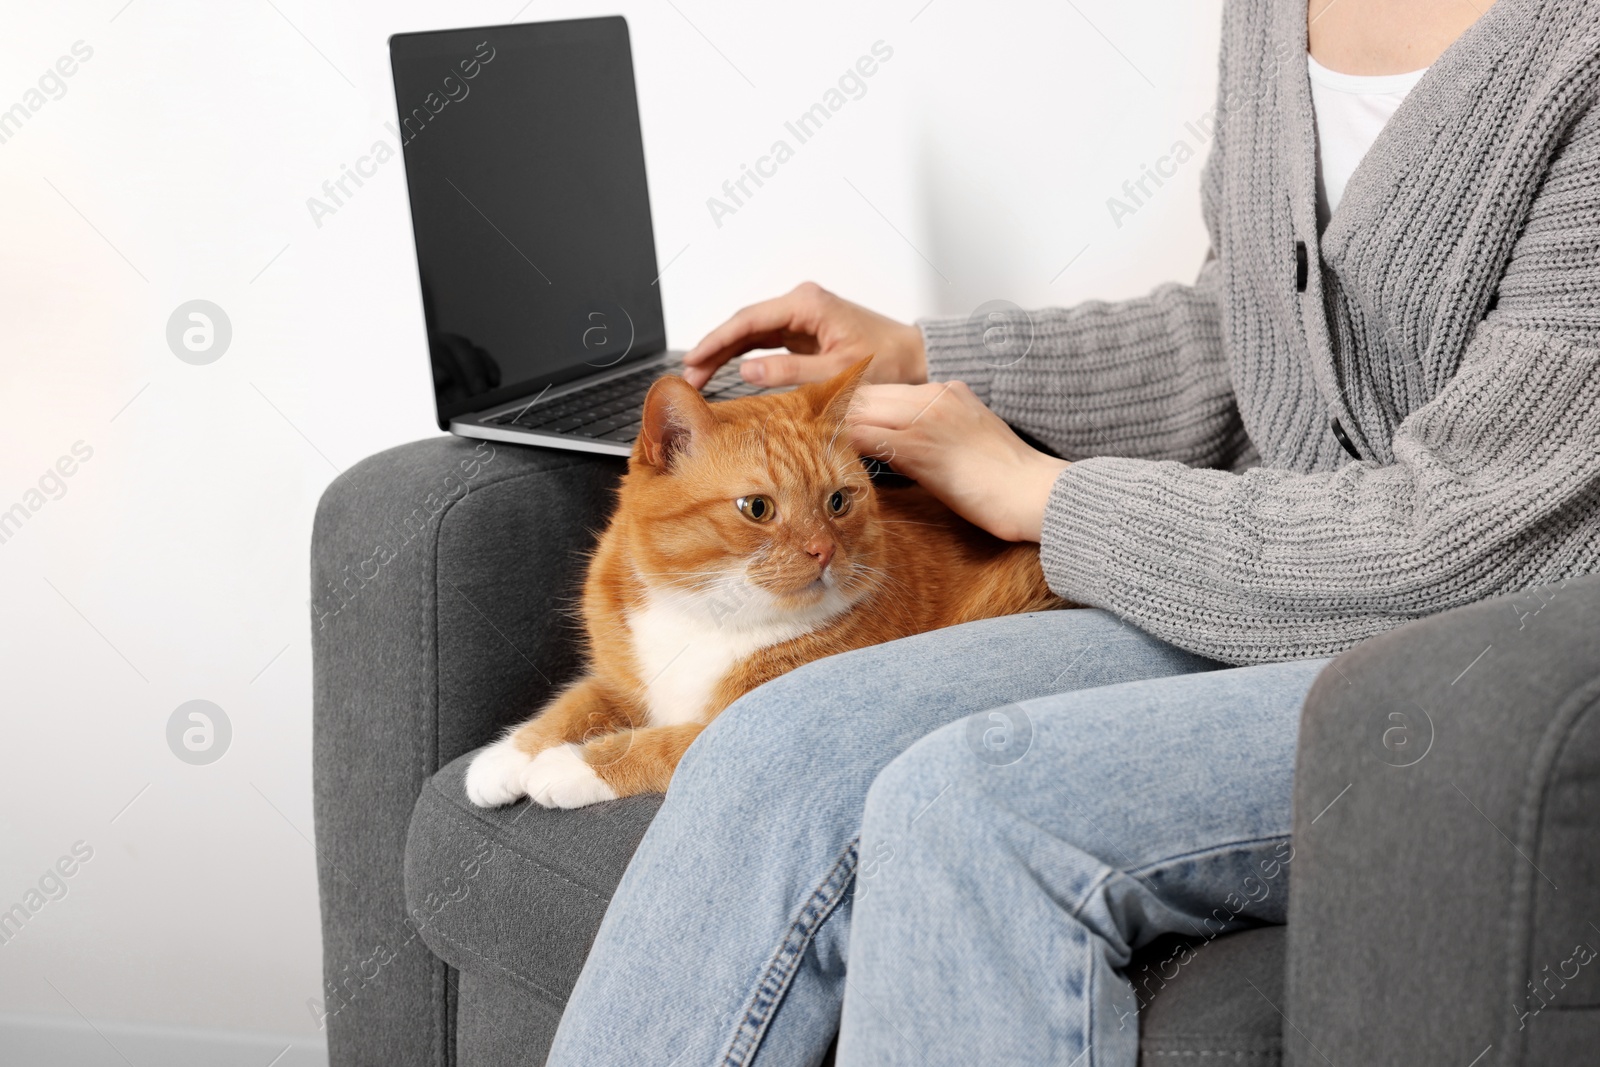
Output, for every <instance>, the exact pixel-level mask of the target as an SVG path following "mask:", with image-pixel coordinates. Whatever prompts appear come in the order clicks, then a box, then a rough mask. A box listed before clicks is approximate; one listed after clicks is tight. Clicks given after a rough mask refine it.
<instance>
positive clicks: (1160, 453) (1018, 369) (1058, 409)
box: [917, 261, 1249, 467]
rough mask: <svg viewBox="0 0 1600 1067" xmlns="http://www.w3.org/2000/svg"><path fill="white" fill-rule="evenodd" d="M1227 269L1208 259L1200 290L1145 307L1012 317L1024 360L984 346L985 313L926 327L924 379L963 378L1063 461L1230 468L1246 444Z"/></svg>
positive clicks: (1131, 303)
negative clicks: (1229, 357)
mask: <svg viewBox="0 0 1600 1067" xmlns="http://www.w3.org/2000/svg"><path fill="white" fill-rule="evenodd" d="M1219 274H1220V272H1219V271H1218V270H1216V264H1215V261H1212V262H1208V263H1207V264H1206V266H1205V268H1204V269H1203V270H1202V272H1201V276H1200V280H1199V281H1198V282H1197V283H1196V284H1194V285H1164V286H1162V287H1161V288H1159V289H1157V290H1156V291H1155V292H1153V293H1151V294H1150V295H1149V296H1146V297H1142V298H1140V299H1137V300H1128V301H1122V302H1119V303H1103V302H1100V301H1090V302H1089V303H1085V304H1080V305H1078V306H1077V307H1073V308H1070V309H1065V310H1058V309H1049V310H1043V311H1031V312H1026V313H1022V312H1016V313H1012V314H1007V315H1006V316H1005V318H1004V319H1003V320H1002V323H1001V325H1000V326H999V327H998V328H999V329H1004V330H1008V331H1010V332H1011V338H1010V339H1009V345H1010V346H1011V347H1020V348H1023V349H1024V351H1025V354H1013V353H1012V352H1010V351H1007V350H1004V349H1000V348H999V347H998V346H995V345H993V344H992V343H991V344H986V343H985V340H986V335H987V336H988V338H989V339H990V341H991V342H992V340H993V337H994V333H993V331H994V330H995V329H996V327H995V326H994V325H993V324H991V323H989V322H988V321H986V320H985V319H984V318H983V317H974V318H969V319H944V320H923V321H921V322H919V323H918V324H917V325H918V326H919V327H920V328H921V329H922V336H923V343H924V345H925V346H926V349H927V353H928V376H929V377H930V378H931V379H933V380H935V381H951V380H957V379H959V380H961V381H964V382H966V383H967V384H968V385H969V386H971V387H972V389H973V391H974V392H975V393H977V395H978V396H979V397H980V398H981V399H982V400H983V401H984V403H986V404H987V405H988V406H989V407H990V408H991V409H992V410H993V411H994V412H995V413H996V414H998V415H999V416H1000V417H1001V418H1003V419H1005V420H1006V421H1007V422H1009V423H1010V424H1011V425H1013V426H1015V427H1017V428H1018V429H1019V430H1022V431H1024V432H1026V433H1028V434H1029V435H1031V436H1033V437H1035V438H1037V439H1038V440H1039V441H1040V442H1042V443H1044V444H1045V445H1047V446H1049V448H1050V449H1051V451H1053V452H1055V453H1056V454H1057V455H1060V456H1062V457H1064V458H1066V459H1076V458H1079V457H1082V456H1094V455H1113V456H1130V457H1136V458H1140V459H1172V460H1178V461H1181V462H1184V463H1189V464H1192V465H1195V466H1203V467H1219V466H1221V467H1226V466H1233V465H1234V464H1236V462H1237V461H1238V459H1239V457H1240V456H1241V455H1243V454H1245V452H1246V451H1247V449H1248V446H1249V441H1248V438H1247V437H1246V436H1245V432H1244V426H1243V423H1242V422H1241V421H1240V418H1239V412H1238V408H1237V406H1236V404H1235V401H1234V396H1233V387H1232V384H1231V382H1230V380H1229V377H1228V368H1227V365H1226V362H1225V359H1224V356H1223V348H1222V325H1221V305H1220V295H1219V293H1218V291H1217V290H1218V276H1219ZM1019 333H1020V334H1021V335H1022V337H1021V338H1020V339H1019V338H1018V337H1017V334H1019Z"/></svg>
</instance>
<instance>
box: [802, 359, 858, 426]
mask: <svg viewBox="0 0 1600 1067" xmlns="http://www.w3.org/2000/svg"><path fill="white" fill-rule="evenodd" d="M871 365H872V357H871V356H868V357H867V358H866V359H863V360H861V361H860V362H858V363H852V364H851V365H850V366H848V367H846V368H845V369H844V370H842V371H840V372H839V373H838V374H835V375H834V376H833V377H832V378H829V379H828V380H827V381H825V382H818V383H817V384H816V385H811V386H807V387H806V388H808V389H810V390H811V410H812V413H813V414H815V415H816V417H817V418H818V419H819V420H821V421H823V422H843V421H844V417H845V416H846V415H848V414H849V413H850V402H851V401H852V400H854V399H855V396H856V389H857V387H859V386H860V385H861V379H862V377H863V375H865V374H866V373H867V368H868V367H870V366H871Z"/></svg>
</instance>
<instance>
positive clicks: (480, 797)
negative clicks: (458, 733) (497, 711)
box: [466, 677, 633, 808]
mask: <svg viewBox="0 0 1600 1067" xmlns="http://www.w3.org/2000/svg"><path fill="white" fill-rule="evenodd" d="M632 725H633V721H632V719H630V718H629V717H628V715H627V712H626V711H625V710H624V709H623V708H622V706H621V704H620V702H618V701H617V700H615V699H614V698H613V697H612V695H611V693H610V692H609V691H608V690H607V689H606V688H605V686H604V685H602V684H601V682H600V680H599V679H598V678H593V677H588V678H580V679H579V680H578V681H576V682H574V683H573V684H572V685H571V686H569V687H568V688H567V689H566V690H565V691H564V692H562V694H561V695H560V696H558V697H556V699H555V700H553V701H552V702H551V703H550V705H549V707H547V708H545V710H544V711H542V712H540V713H539V714H538V715H537V716H535V717H534V718H532V719H529V720H528V721H527V722H525V723H523V724H522V725H521V726H518V727H517V728H516V729H514V730H512V731H511V732H510V733H507V734H506V735H505V736H503V737H502V738H500V740H498V741H496V742H495V743H494V744H492V745H489V746H488V747H487V748H485V749H484V750H483V751H481V752H479V753H478V754H477V755H476V756H475V757H473V760H472V763H471V765H470V766H468V768H467V781H466V787H467V799H468V800H470V801H472V802H473V803H474V804H476V805H478V807H480V808H498V807H500V806H501V805H504V804H509V803H511V802H512V801H514V800H516V799H518V798H519V797H524V796H527V795H528V786H527V776H528V772H529V769H530V768H531V767H532V765H533V764H534V762H535V761H536V760H537V759H538V758H539V757H540V755H541V754H543V753H546V752H550V751H554V750H558V749H560V748H562V747H575V746H574V745H573V744H572V743H573V742H579V743H581V742H583V741H586V740H589V739H591V738H595V737H599V736H603V735H606V734H610V733H612V732H614V731H617V730H626V729H628V728H629V727H630V726H632Z"/></svg>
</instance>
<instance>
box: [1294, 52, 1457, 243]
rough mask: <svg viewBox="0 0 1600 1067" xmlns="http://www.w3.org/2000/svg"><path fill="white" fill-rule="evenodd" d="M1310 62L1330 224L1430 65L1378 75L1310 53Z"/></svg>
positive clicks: (1323, 209) (1320, 189) (1320, 188)
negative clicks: (1333, 66)
mask: <svg viewBox="0 0 1600 1067" xmlns="http://www.w3.org/2000/svg"><path fill="white" fill-rule="evenodd" d="M1306 63H1307V64H1308V65H1309V67H1310V71H1311V106H1312V107H1313V108H1314V109H1315V111H1316V115H1317V217H1318V219H1319V220H1320V222H1321V224H1322V225H1323V226H1326V225H1327V224H1328V219H1329V218H1331V217H1332V216H1333V211H1334V209H1335V208H1337V207H1338V206H1339V200H1340V199H1341V198H1342V197H1343V196H1344V187H1345V185H1346V184H1348V183H1349V181H1350V176H1351V175H1352V174H1354V173H1355V171H1356V165H1357V164H1358V163H1360V162H1361V157H1362V156H1364V155H1366V154H1367V149H1369V148H1371V147H1372V142H1373V141H1376V140H1377V139H1378V134H1379V133H1380V132H1381V131H1382V130H1383V127H1384V124H1385V123H1387V122H1388V121H1389V118H1390V117H1391V116H1392V115H1393V114H1394V113H1395V111H1396V110H1397V109H1398V108H1399V107H1400V103H1401V101H1403V100H1404V99H1405V98H1406V94H1407V93H1409V92H1411V89H1412V87H1413V86H1415V85H1416V84H1417V82H1419V81H1421V80H1422V76H1423V75H1424V74H1426V73H1428V69H1427V68H1426V67H1424V68H1423V69H1421V70H1413V71H1411V72H1409V73H1406V74H1381V75H1375V76H1374V75H1365V74H1340V73H1339V72H1338V71H1334V70H1329V69H1328V68H1327V67H1324V66H1323V65H1322V64H1321V63H1318V62H1317V61H1316V60H1315V59H1312V58H1311V56H1309V55H1308V56H1306Z"/></svg>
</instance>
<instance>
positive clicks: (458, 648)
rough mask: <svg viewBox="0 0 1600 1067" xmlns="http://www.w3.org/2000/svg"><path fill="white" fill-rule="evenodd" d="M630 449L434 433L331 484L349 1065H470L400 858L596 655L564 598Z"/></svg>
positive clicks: (447, 984) (330, 731)
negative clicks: (427, 808) (446, 785)
mask: <svg viewBox="0 0 1600 1067" xmlns="http://www.w3.org/2000/svg"><path fill="white" fill-rule="evenodd" d="M621 471H622V464H621V463H620V462H619V461H617V460H614V459H608V458H605V457H591V456H584V455H581V454H578V453H567V452H547V451H539V450H534V449H523V448H515V447H508V446H505V445H492V446H491V445H487V444H479V443H474V442H468V441H463V440H460V439H457V438H443V437H442V438H435V439H431V440H426V441H419V442H416V443H414V444H409V445H404V446H402V447H399V448H395V449H391V450H389V451H387V452H384V453H381V454H380V455H377V456H373V457H372V458H370V459H367V460H365V461H363V462H362V463H359V464H357V465H356V466H355V467H353V468H351V469H350V470H349V471H347V472H345V473H344V474H343V475H341V476H340V477H339V478H337V479H336V480H335V481H334V483H333V484H332V485H331V486H330V487H329V488H328V490H327V492H326V493H325V494H324V495H323V498H322V501H321V503H320V505H319V506H318V509H317V516H316V525H315V530H314V533H313V540H312V559H311V568H312V589H311V608H312V624H311V625H312V654H313V674H314V687H315V688H314V759H315V766H314V785H315V793H316V834H317V853H318V855H317V862H318V880H319V883H320V886H321V895H322V919H323V975H324V979H325V988H324V996H323V1010H324V1012H325V1015H324V1019H325V1021H326V1025H327V1032H328V1047H329V1055H330V1059H331V1061H332V1062H333V1063H335V1064H338V1065H340V1067H349V1065H355V1064H372V1065H379V1067H411V1065H422V1064H428V1065H434V1064H447V1063H451V1062H453V1050H454V1035H453V1027H454V1023H455V1020H454V999H455V987H454V976H453V974H452V973H451V971H450V969H449V968H448V967H447V965H446V964H445V963H444V962H443V961H442V960H441V959H439V958H438V957H437V956H435V955H434V954H433V953H432V952H430V951H429V950H428V948H427V946H426V945H424V944H423V943H422V941H421V940H420V938H418V937H417V935H416V927H417V925H419V920H416V919H414V918H412V917H410V916H408V915H407V911H406V906H405V898H404V882H403V871H402V861H403V857H404V855H405V843H406V834H407V829H408V826H409V824H410V821H411V813H412V809H413V807H414V806H415V805H416V803H417V798H418V795H419V794H421V793H422V790H423V786H424V784H425V783H426V782H427V780H428V778H429V777H430V776H431V775H432V774H433V773H434V772H435V771H436V770H438V768H439V767H440V766H441V765H443V764H445V763H447V762H449V761H450V760H452V759H454V758H455V757H456V756H458V755H460V754H461V753H463V752H466V751H468V750H470V749H472V748H474V747H476V746H478V745H480V744H483V743H484V742H486V741H488V740H489V739H490V738H491V737H492V736H493V734H494V733H495V732H496V730H498V729H499V728H500V727H502V726H504V725H506V724H508V723H510V722H513V721H515V720H517V719H519V718H522V717H525V716H526V715H527V713H528V711H529V709H531V708H533V707H535V706H537V705H538V704H539V703H541V702H542V701H543V700H544V699H545V698H546V697H547V696H548V695H549V693H550V692H551V688H552V687H553V686H555V685H558V684H560V683H561V682H562V681H564V680H565V679H567V678H569V677H570V676H571V675H572V673H573V672H574V670H575V669H576V667H577V665H578V659H577V655H576V650H575V647H574V643H573V640H572V638H573V629H572V627H571V626H570V625H569V623H568V621H567V619H568V616H567V615H566V614H564V612H563V609H564V608H565V607H566V606H567V604H568V602H569V598H570V597H571V596H572V595H573V594H574V593H575V592H576V590H577V586H578V582H579V580H580V575H581V572H582V562H583V561H582V553H583V552H585V551H586V550H587V549H588V548H589V546H590V544H591V534H590V532H589V531H591V530H593V529H595V528H597V527H598V526H599V525H601V524H602V523H603V522H604V520H605V515H606V511H607V508H608V506H609V498H610V488H611V486H612V485H613V484H614V482H615V480H616V478H617V477H618V476H619V475H620V473H621Z"/></svg>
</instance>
